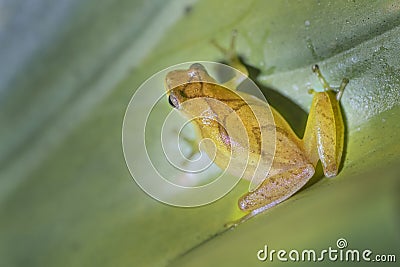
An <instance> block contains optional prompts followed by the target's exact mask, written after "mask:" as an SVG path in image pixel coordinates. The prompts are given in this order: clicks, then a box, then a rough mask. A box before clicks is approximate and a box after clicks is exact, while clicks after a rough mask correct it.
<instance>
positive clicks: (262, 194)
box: [225, 164, 314, 228]
mask: <svg viewBox="0 0 400 267" xmlns="http://www.w3.org/2000/svg"><path fill="white" fill-rule="evenodd" d="M313 175H314V167H313V166H312V165H311V164H306V165H305V166H302V167H297V168H294V169H290V170H287V171H285V172H282V173H279V174H276V175H274V176H271V177H269V178H267V179H265V181H264V182H263V183H262V184H261V185H260V186H259V187H258V188H257V189H256V190H254V191H253V192H249V193H247V194H246V195H244V196H243V197H241V198H240V199H239V208H240V209H241V210H243V211H248V212H249V213H248V214H247V215H245V216H244V217H242V218H240V219H239V220H237V221H233V222H230V223H228V224H226V225H225V226H226V227H229V228H233V227H236V226H238V225H239V224H241V223H243V222H245V221H247V220H248V219H250V218H252V217H254V216H256V215H257V214H260V213H262V212H264V211H266V210H267V209H269V208H271V207H273V206H275V205H277V204H279V203H280V202H282V201H284V200H286V199H287V198H289V197H290V196H292V195H293V194H294V193H296V192H297V191H299V190H300V188H302V187H303V186H304V185H305V184H306V183H307V181H308V180H309V179H310V178H311V177H312V176H313Z"/></svg>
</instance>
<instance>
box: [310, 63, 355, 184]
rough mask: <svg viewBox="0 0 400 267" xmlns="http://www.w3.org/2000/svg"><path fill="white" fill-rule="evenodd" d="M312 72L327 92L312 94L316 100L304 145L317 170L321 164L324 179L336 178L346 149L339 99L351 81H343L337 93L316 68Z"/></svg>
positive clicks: (311, 111) (313, 104) (313, 103)
mask: <svg viewBox="0 0 400 267" xmlns="http://www.w3.org/2000/svg"><path fill="white" fill-rule="evenodd" d="M313 71H314V72H315V73H316V75H317V77H318V78H319V80H320V81H321V83H322V85H323V87H324V89H325V91H324V92H315V91H313V90H312V91H311V92H312V93H313V94H314V98H313V101H312V103H311V109H310V114H309V115H308V120H307V126H306V130H305V133H304V137H303V140H302V141H303V145H304V150H305V154H306V156H307V157H308V159H309V161H310V162H311V163H312V164H313V165H314V166H316V165H317V163H318V161H319V160H321V163H322V167H323V169H324V174H325V176H326V177H333V176H336V175H337V173H338V171H339V165H340V162H341V157H342V151H343V145H344V123H343V118H342V114H341V111H340V105H339V99H340V97H341V95H342V92H343V90H344V88H345V86H346V85H347V83H348V80H347V79H343V81H342V84H341V86H340V87H339V89H335V88H333V87H331V86H330V85H329V84H328V82H327V81H326V79H325V78H324V77H323V76H322V74H321V72H320V70H319V68H318V66H317V65H315V66H314V67H313Z"/></svg>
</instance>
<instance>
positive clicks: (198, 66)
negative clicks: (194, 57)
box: [190, 63, 206, 71]
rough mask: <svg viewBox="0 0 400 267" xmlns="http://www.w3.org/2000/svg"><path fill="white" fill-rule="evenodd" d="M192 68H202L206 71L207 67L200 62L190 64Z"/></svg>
mask: <svg viewBox="0 0 400 267" xmlns="http://www.w3.org/2000/svg"><path fill="white" fill-rule="evenodd" d="M190 68H191V69H201V70H202V71H206V68H204V66H203V65H201V64H200V63H193V64H192V65H191V66H190Z"/></svg>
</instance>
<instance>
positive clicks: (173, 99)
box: [168, 94, 179, 108]
mask: <svg viewBox="0 0 400 267" xmlns="http://www.w3.org/2000/svg"><path fill="white" fill-rule="evenodd" d="M168 102H169V104H170V105H171V106H172V107H173V108H178V107H179V102H178V99H176V97H175V96H174V95H172V94H171V95H169V97H168Z"/></svg>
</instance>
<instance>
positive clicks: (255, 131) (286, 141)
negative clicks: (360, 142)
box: [164, 42, 349, 226]
mask: <svg viewBox="0 0 400 267" xmlns="http://www.w3.org/2000/svg"><path fill="white" fill-rule="evenodd" d="M233 44H234V42H231V47H230V49H224V48H222V47H219V48H220V50H222V51H223V52H224V54H225V55H226V57H227V58H228V62H229V63H231V64H230V65H232V66H233V67H235V68H237V69H239V70H240V73H243V74H244V75H248V71H247V68H246V67H245V66H244V64H243V63H241V61H240V59H239V56H238V55H237V53H236V52H235V48H234V45H233ZM311 70H312V72H313V73H314V74H315V75H316V76H317V78H318V80H319V81H320V83H321V85H322V87H323V90H322V91H316V90H314V89H310V90H308V92H309V93H310V94H312V101H311V107H310V111H309V114H308V117H307V122H306V125H305V131H304V135H303V137H302V138H300V137H299V136H297V135H296V133H295V132H294V130H293V129H292V128H291V126H290V124H289V123H288V122H287V121H286V119H285V118H284V117H283V116H282V115H281V114H280V113H279V112H278V110H277V109H276V108H274V107H270V110H271V113H272V117H273V120H272V122H271V121H262V122H261V123H259V124H257V123H253V121H254V119H255V118H254V114H252V113H251V111H250V109H249V108H250V107H256V108H258V109H260V108H264V107H266V106H265V102H264V101H263V100H261V99H258V98H256V97H254V96H251V95H247V94H246V93H243V92H240V93H237V91H236V89H237V86H238V85H239V84H240V83H241V82H242V81H243V78H240V77H238V76H237V75H236V76H235V77H233V78H232V79H231V80H229V81H228V82H226V83H224V84H220V83H218V82H217V81H216V79H214V77H212V76H210V75H209V73H208V72H207V70H206V68H205V67H204V66H203V65H202V64H200V63H194V64H192V65H191V66H190V67H189V68H188V69H179V70H173V71H170V72H169V73H167V74H166V76H165V81H164V82H165V88H166V91H167V97H168V102H169V104H170V105H171V106H172V107H173V108H175V109H177V110H178V111H179V112H182V114H184V116H187V117H191V116H193V115H194V114H206V115H205V116H206V119H204V117H202V118H197V119H196V118H195V119H193V120H192V123H193V124H195V125H196V128H197V134H198V135H199V138H200V139H204V138H206V139H211V140H212V141H213V143H214V145H215V147H216V152H215V154H214V163H216V165H218V166H219V167H220V168H222V169H223V168H225V167H226V166H227V164H228V163H227V162H228V161H229V156H230V155H231V153H232V148H233V147H234V146H236V147H238V146H239V148H240V146H241V142H238V141H237V140H236V141H235V140H234V137H232V136H230V135H229V134H228V133H227V131H226V129H224V127H221V123H219V122H218V121H217V120H215V118H218V119H219V120H220V121H224V120H226V119H227V118H228V116H229V114H230V112H229V111H226V110H225V111H224V110H222V109H221V108H218V107H216V106H214V103H213V102H212V101H209V100H208V99H216V100H218V101H221V102H222V103H224V104H225V105H226V106H227V107H228V108H229V109H231V111H235V112H236V113H238V114H239V115H238V116H239V117H240V119H241V120H242V121H243V123H244V128H246V130H248V132H250V134H249V135H248V140H247V142H248V147H249V150H250V157H253V158H254V157H255V158H257V157H258V159H260V157H261V155H259V154H258V153H260V146H261V145H260V135H261V133H262V132H263V131H264V132H265V131H271V133H272V131H273V132H274V138H275V140H274V144H275V151H274V153H273V157H272V163H271V166H270V168H269V171H268V173H266V174H265V175H264V176H265V177H260V178H261V182H260V183H259V184H258V185H257V187H256V188H255V189H253V190H250V191H249V192H246V193H245V194H244V195H243V196H241V197H240V198H239V200H238V207H239V209H240V210H242V211H243V212H244V213H245V214H246V215H245V216H243V217H242V218H241V219H240V220H238V221H237V222H235V223H234V224H232V225H234V226H236V225H238V224H239V223H241V222H243V221H245V220H247V219H249V218H251V217H254V216H256V215H258V214H260V213H262V212H264V211H266V210H268V209H270V208H271V207H274V206H276V205H277V204H279V203H281V202H283V201H285V200H287V199H288V198H289V197H291V196H292V195H294V194H295V193H296V192H298V191H299V190H300V189H301V188H303V187H304V186H305V185H306V184H307V182H308V181H309V180H310V179H311V178H312V177H313V176H314V174H315V170H316V167H317V164H318V162H321V165H322V169H323V173H324V176H325V177H328V178H331V177H335V176H336V175H337V174H338V172H339V168H340V165H341V161H342V155H343V149H344V133H345V125H344V120H343V116H342V113H341V107H340V99H341V96H342V95H343V92H344V89H345V87H346V86H347V84H348V83H349V79H347V78H343V79H342V81H341V84H340V86H338V87H333V86H331V85H330V84H329V83H328V81H327V80H326V78H325V76H324V75H323V74H322V72H321V70H320V68H319V66H318V65H317V64H315V65H313V66H312V68H311ZM193 99H197V100H198V102H196V103H195V104H192V105H185V103H187V102H188V101H189V100H193ZM231 124H232V123H231ZM227 127H231V128H232V127H234V126H232V125H231V126H227ZM239 141H240V140H239ZM214 149H215V148H214ZM205 150H206V152H207V148H205ZM207 153H208V152H207ZM210 154H212V153H210ZM250 169H251V170H252V171H254V168H253V169H252V168H250ZM233 173H234V171H233ZM242 175H243V176H246V175H247V174H246V172H245V173H244V174H243V173H242ZM247 176H249V175H247ZM250 176H251V175H250ZM242 178H244V179H247V180H250V178H251V177H242Z"/></svg>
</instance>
